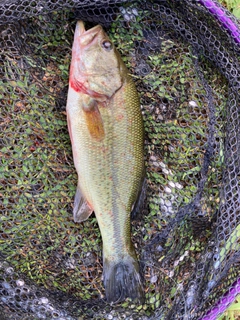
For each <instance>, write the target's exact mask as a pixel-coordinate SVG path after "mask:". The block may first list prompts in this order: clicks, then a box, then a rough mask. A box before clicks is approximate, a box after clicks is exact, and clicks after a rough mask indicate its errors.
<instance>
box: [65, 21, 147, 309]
mask: <svg viewBox="0 0 240 320" xmlns="http://www.w3.org/2000/svg"><path fill="white" fill-rule="evenodd" d="M66 113H67V123H68V131H69V135H70V139H71V145H72V153H73V161H74V166H75V168H76V171H77V174H78V183H77V190H76V194H75V198H74V204H73V219H74V221H75V222H82V221H85V220H86V219H88V217H89V216H90V215H91V214H92V212H93V211H94V213H95V216H96V219H97V222H98V225H99V228H100V232H101V237H102V244H103V284H104V287H105V297H106V300H107V301H108V302H113V303H115V302H121V301H123V300H125V299H126V298H131V299H133V300H135V301H136V300H138V301H143V284H142V282H143V281H142V276H141V272H140V270H139V263H138V260H137V255H136V252H135V249H134V245H133V243H132V241H131V222H130V219H131V212H132V211H134V208H136V207H138V205H139V202H140V199H141V195H142V185H143V182H144V171H145V169H144V126H143V118H142V112H141V109H140V101H139V96H138V93H137V90H136V86H135V84H134V82H133V80H132V77H131V76H130V75H129V71H128V69H127V67H126V66H125V64H124V62H123V60H122V58H121V56H120V54H119V52H118V51H117V49H116V47H115V46H114V44H113V42H112V41H111V40H110V38H109V37H108V35H107V34H106V33H105V31H104V30H103V28H102V26H101V25H97V26H95V27H93V28H91V29H88V30H85V26H84V23H83V22H82V21H78V22H77V24H76V29H75V33H74V40H73V46H72V59H71V64H70V72H69V88H68V96H67V107H66Z"/></svg>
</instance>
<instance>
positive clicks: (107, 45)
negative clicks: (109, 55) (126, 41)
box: [102, 40, 113, 51]
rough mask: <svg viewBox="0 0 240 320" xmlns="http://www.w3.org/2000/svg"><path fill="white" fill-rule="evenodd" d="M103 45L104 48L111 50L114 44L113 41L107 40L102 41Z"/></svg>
mask: <svg viewBox="0 0 240 320" xmlns="http://www.w3.org/2000/svg"><path fill="white" fill-rule="evenodd" d="M102 47H103V49H105V50H107V51H110V50H112V48H113V45H112V42H110V41H108V40H105V41H103V42H102Z"/></svg>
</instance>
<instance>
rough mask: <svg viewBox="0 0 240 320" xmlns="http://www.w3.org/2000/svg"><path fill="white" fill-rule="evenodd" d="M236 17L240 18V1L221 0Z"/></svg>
mask: <svg viewBox="0 0 240 320" xmlns="http://www.w3.org/2000/svg"><path fill="white" fill-rule="evenodd" d="M219 2H220V3H221V4H222V5H224V6H225V7H226V8H227V9H228V10H229V11H230V12H231V13H232V14H233V15H234V16H235V17H236V18H238V19H240V2H239V0H219Z"/></svg>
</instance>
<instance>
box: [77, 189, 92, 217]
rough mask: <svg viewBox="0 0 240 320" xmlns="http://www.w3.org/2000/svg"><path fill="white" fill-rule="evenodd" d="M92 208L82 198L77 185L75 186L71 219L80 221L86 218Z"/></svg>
mask: <svg viewBox="0 0 240 320" xmlns="http://www.w3.org/2000/svg"><path fill="white" fill-rule="evenodd" d="M92 212H93V209H92V208H91V207H90V206H89V204H88V203H87V200H86V199H85V198H84V196H83V194H82V192H81V189H80V187H79V185H78V186H77V191H76V194H75V198H74V207H73V220H74V222H82V221H85V220H87V218H88V217H89V216H90V215H91V214H92Z"/></svg>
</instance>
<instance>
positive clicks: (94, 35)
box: [75, 20, 103, 47]
mask: <svg viewBox="0 0 240 320" xmlns="http://www.w3.org/2000/svg"><path fill="white" fill-rule="evenodd" d="M102 30H103V29H102V27H101V26H100V25H97V26H95V27H93V28H91V29H89V30H86V29H85V27H84V23H83V21H81V20H80V21H78V22H77V24H76V30H75V36H76V38H77V39H78V41H79V42H80V45H81V46H84V47H87V46H90V45H92V44H93V43H94V42H96V41H97V39H98V34H99V33H100V32H101V31H102ZM77 39H76V40H77Z"/></svg>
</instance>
